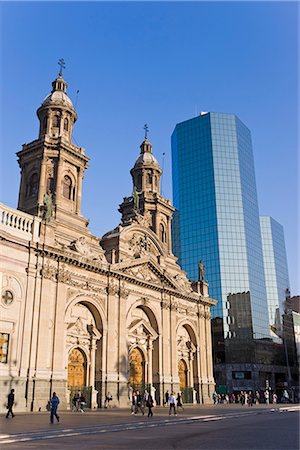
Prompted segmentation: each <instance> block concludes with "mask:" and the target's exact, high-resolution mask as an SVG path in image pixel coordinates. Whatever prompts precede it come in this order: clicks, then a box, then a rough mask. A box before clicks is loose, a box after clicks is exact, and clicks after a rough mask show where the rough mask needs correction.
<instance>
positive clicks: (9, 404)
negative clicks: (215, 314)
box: [6, 389, 15, 419]
mask: <svg viewBox="0 0 300 450" xmlns="http://www.w3.org/2000/svg"><path fill="white" fill-rule="evenodd" d="M14 403H15V390H14V389H12V390H11V391H10V393H9V394H8V396H7V409H8V411H7V414H6V418H7V419H8V416H9V413H10V414H11V417H15V415H14V413H13V410H12V407H13V405H14Z"/></svg>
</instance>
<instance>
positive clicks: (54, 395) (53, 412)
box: [50, 392, 59, 424]
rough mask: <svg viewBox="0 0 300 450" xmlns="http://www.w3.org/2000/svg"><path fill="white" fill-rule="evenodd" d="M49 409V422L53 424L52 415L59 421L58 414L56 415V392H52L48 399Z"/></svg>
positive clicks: (57, 400) (57, 399) (57, 402)
mask: <svg viewBox="0 0 300 450" xmlns="http://www.w3.org/2000/svg"><path fill="white" fill-rule="evenodd" d="M50 403H51V410H50V423H52V424H53V419H54V416H55V417H56V420H57V422H59V416H58V415H57V408H58V405H59V398H58V396H57V395H56V392H53V395H52V398H51V400H50Z"/></svg>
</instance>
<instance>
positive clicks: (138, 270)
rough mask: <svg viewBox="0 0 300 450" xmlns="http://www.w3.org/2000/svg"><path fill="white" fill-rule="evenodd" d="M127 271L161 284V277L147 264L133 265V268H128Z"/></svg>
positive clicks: (141, 278) (142, 278)
mask: <svg viewBox="0 0 300 450" xmlns="http://www.w3.org/2000/svg"><path fill="white" fill-rule="evenodd" d="M126 272H127V273H128V274H130V275H133V276H134V277H136V278H139V279H140V280H143V281H149V282H151V283H155V284H159V285H160V284H161V280H160V278H159V277H158V276H157V275H155V274H154V273H153V272H152V270H151V269H150V268H149V267H148V266H147V265H143V266H138V267H132V268H131V269H129V270H126Z"/></svg>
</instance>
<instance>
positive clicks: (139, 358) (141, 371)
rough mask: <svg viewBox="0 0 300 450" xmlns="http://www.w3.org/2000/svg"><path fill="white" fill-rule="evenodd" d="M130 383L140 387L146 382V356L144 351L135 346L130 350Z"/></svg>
mask: <svg viewBox="0 0 300 450" xmlns="http://www.w3.org/2000/svg"><path fill="white" fill-rule="evenodd" d="M129 362H130V385H131V386H133V387H134V388H139V387H140V386H142V385H143V384H144V382H145V358H144V355H143V353H142V351H141V350H140V349H139V348H138V347H135V348H133V349H132V350H131V352H130V357H129Z"/></svg>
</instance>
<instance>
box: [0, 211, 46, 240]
mask: <svg viewBox="0 0 300 450" xmlns="http://www.w3.org/2000/svg"><path fill="white" fill-rule="evenodd" d="M41 221H42V220H41V218H39V217H36V216H32V215H30V214H26V213H24V212H22V211H19V210H18V209H14V208H10V207H9V206H6V205H4V204H3V203H0V230H3V231H6V232H8V233H12V234H14V235H15V236H19V237H21V238H23V239H26V240H28V241H33V242H38V241H39V239H40V227H41Z"/></svg>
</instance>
